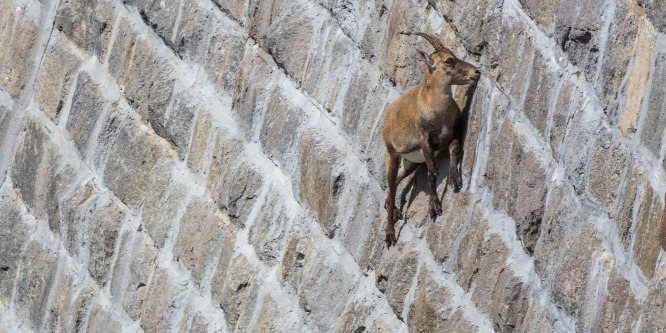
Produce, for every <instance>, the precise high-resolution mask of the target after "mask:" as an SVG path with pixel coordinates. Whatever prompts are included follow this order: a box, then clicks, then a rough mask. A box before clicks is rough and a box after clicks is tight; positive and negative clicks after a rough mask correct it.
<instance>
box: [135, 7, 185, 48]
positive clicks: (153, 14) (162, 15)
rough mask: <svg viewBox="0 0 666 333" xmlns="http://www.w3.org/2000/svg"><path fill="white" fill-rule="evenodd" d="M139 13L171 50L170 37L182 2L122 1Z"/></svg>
mask: <svg viewBox="0 0 666 333" xmlns="http://www.w3.org/2000/svg"><path fill="white" fill-rule="evenodd" d="M123 3H125V5H126V6H127V5H128V4H130V5H133V6H135V7H136V8H137V10H138V11H139V15H140V16H141V19H142V20H143V22H144V23H145V24H146V25H148V26H149V27H150V28H151V29H152V30H153V31H154V32H155V33H156V34H157V35H158V36H160V38H162V40H163V41H164V43H165V44H167V45H168V46H169V47H172V48H173V43H172V42H171V37H172V35H173V31H174V27H175V26H176V24H177V23H178V20H177V18H178V11H179V10H180V7H181V4H182V3H183V1H182V0H166V1H165V0H160V1H156V0H123Z"/></svg>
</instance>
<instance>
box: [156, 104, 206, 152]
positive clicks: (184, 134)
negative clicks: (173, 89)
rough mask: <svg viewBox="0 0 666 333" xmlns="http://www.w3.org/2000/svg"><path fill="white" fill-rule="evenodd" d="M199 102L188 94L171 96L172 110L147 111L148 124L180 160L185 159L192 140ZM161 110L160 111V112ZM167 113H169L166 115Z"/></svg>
mask: <svg viewBox="0 0 666 333" xmlns="http://www.w3.org/2000/svg"><path fill="white" fill-rule="evenodd" d="M199 107H200V100H199V98H198V97H197V96H196V95H195V94H192V93H190V92H187V91H186V92H183V93H179V94H176V95H175V96H173V109H171V110H169V109H168V108H167V110H166V111H164V109H159V108H158V109H154V110H152V111H151V110H150V109H149V114H150V117H151V118H150V120H151V121H150V123H151V125H152V126H153V129H154V130H155V133H157V134H158V135H159V136H161V137H163V138H165V139H167V140H168V141H169V142H170V143H171V144H172V145H173V146H175V148H176V151H177V152H178V157H179V158H180V159H181V160H184V159H185V156H186V155H187V150H188V148H189V146H190V140H191V138H192V130H193V127H194V121H195V118H196V115H197V112H199ZM160 110H161V111H160ZM167 112H169V113H168V114H167Z"/></svg>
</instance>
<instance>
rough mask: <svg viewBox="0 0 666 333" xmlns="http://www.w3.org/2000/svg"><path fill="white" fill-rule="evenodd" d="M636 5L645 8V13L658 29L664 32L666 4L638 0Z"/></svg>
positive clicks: (657, 0)
mask: <svg viewBox="0 0 666 333" xmlns="http://www.w3.org/2000/svg"><path fill="white" fill-rule="evenodd" d="M638 4H639V5H641V6H643V7H645V13H646V14H647V16H648V17H649V18H650V20H651V21H652V22H653V23H654V25H655V26H657V28H658V29H659V31H660V32H665V31H666V4H665V3H664V2H663V1H659V0H638Z"/></svg>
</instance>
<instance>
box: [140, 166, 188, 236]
mask: <svg viewBox="0 0 666 333" xmlns="http://www.w3.org/2000/svg"><path fill="white" fill-rule="evenodd" d="M173 168H174V166H173V162H172V161H170V160H166V159H161V160H159V161H158V162H157V163H156V164H155V166H154V167H153V168H152V170H151V172H150V174H148V175H147V178H148V180H147V183H146V188H148V189H150V190H149V191H146V194H145V197H144V199H143V209H142V210H141V217H142V219H143V223H142V224H141V226H142V227H143V228H144V229H145V230H146V232H147V233H148V235H150V237H151V238H152V239H153V241H154V242H155V246H157V247H158V248H163V247H164V242H165V241H166V238H167V234H168V233H169V230H171V229H172V228H173V225H174V224H175V223H177V222H178V221H177V218H178V213H179V211H180V210H181V206H183V205H186V195H187V190H186V188H185V187H184V186H183V185H182V183H179V182H178V180H177V179H175V178H173V177H172V172H174V171H173Z"/></svg>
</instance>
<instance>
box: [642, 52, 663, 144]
mask: <svg viewBox="0 0 666 333" xmlns="http://www.w3.org/2000/svg"><path fill="white" fill-rule="evenodd" d="M653 66H654V69H653V70H654V74H655V75H654V76H653V78H652V89H651V90H650V92H649V94H650V95H649V96H650V97H649V100H648V101H647V103H648V107H647V113H646V114H645V115H644V116H643V117H645V118H646V119H650V120H649V121H646V122H644V125H643V128H642V130H641V141H642V142H643V144H644V145H645V146H646V147H648V148H649V149H650V150H651V151H652V153H653V154H654V155H655V156H659V152H660V149H661V139H662V137H663V135H664V128H666V103H664V91H665V90H666V75H663V73H666V53H658V54H656V55H655V63H654V65H653Z"/></svg>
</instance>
